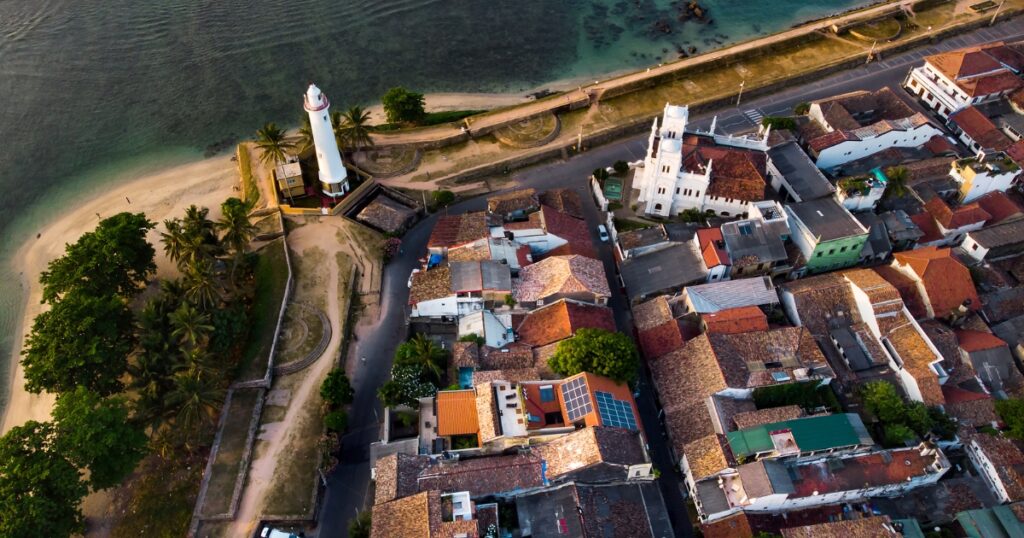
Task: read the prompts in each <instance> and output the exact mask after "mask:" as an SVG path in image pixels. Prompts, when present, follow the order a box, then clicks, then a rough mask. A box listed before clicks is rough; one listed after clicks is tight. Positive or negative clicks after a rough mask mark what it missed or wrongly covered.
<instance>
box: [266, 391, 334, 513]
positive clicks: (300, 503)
mask: <svg viewBox="0 0 1024 538" xmlns="http://www.w3.org/2000/svg"><path fill="white" fill-rule="evenodd" d="M311 400H312V401H308V402H306V405H305V406H304V407H303V408H302V410H301V411H300V413H299V415H298V416H297V417H296V420H295V424H294V425H293V426H292V429H291V432H290V434H289V438H288V439H287V441H286V443H287V447H286V448H285V449H284V451H283V452H282V453H281V454H282V457H281V458H280V459H279V460H278V462H277V467H276V469H274V478H273V481H272V482H273V484H274V487H273V488H271V490H270V491H269V493H268V494H267V497H266V504H265V505H264V508H263V514H264V515H298V514H304V513H306V512H308V511H309V510H310V508H311V507H312V504H313V498H312V496H311V495H312V493H313V483H314V481H315V480H316V479H317V472H316V465H317V462H318V460H317V457H318V454H319V448H318V447H317V440H318V439H319V438H320V435H321V434H323V431H324V424H323V418H322V417H321V415H320V397H319V396H316V397H315V398H312V399H311Z"/></svg>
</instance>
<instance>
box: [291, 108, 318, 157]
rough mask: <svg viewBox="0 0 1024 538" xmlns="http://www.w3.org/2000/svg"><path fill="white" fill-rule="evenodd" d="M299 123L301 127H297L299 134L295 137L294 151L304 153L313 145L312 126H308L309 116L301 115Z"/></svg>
mask: <svg viewBox="0 0 1024 538" xmlns="http://www.w3.org/2000/svg"><path fill="white" fill-rule="evenodd" d="M299 123H300V124H301V125H302V126H301V127H299V134H298V136H296V137H295V150H296V151H298V152H299V153H304V152H306V151H308V150H309V149H311V148H312V147H313V145H314V142H313V126H312V125H310V124H309V114H303V115H302V121H300V122H299Z"/></svg>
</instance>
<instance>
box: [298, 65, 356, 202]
mask: <svg viewBox="0 0 1024 538" xmlns="http://www.w3.org/2000/svg"><path fill="white" fill-rule="evenodd" d="M304 108H305V109H306V112H307V113H308V114H309V126H310V128H311V130H312V131H313V145H314V146H315V147H316V162H317V165H318V166H319V167H320V188H321V189H322V190H323V192H324V194H326V195H328V196H331V197H333V198H337V197H340V196H344V195H345V193H347V192H348V191H349V185H348V171H347V170H345V163H343V162H342V161H341V152H340V151H339V150H338V142H337V140H335V138H334V127H333V126H332V125H331V114H330V108H331V102H330V101H328V100H327V96H326V95H324V93H323V92H321V91H320V88H317V87H316V84H312V83H310V85H309V89H307V90H306V95H305V103H304Z"/></svg>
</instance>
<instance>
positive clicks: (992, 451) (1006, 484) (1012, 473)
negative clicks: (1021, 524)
mask: <svg viewBox="0 0 1024 538" xmlns="http://www.w3.org/2000/svg"><path fill="white" fill-rule="evenodd" d="M971 445H977V447H978V449H980V451H981V453H982V454H984V455H985V457H986V458H988V460H989V461H991V462H992V467H993V468H994V469H993V470H994V471H995V473H996V475H997V476H998V477H999V481H1000V482H1001V483H1002V485H1003V488H1004V489H1005V490H1006V495H1007V497H1009V500H1010V502H1016V501H1019V500H1022V499H1024V452H1021V450H1020V448H1018V447H1017V445H1016V444H1014V442H1013V441H1011V440H1009V439H1006V438H1004V437H997V436H995V435H988V434H985V433H979V434H976V435H972V436H971V437H970V445H968V446H965V448H968V449H973V446H971Z"/></svg>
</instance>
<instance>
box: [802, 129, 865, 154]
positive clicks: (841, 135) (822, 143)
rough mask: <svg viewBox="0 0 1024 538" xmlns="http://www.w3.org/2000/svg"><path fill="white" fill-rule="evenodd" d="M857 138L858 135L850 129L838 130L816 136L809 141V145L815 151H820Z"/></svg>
mask: <svg viewBox="0 0 1024 538" xmlns="http://www.w3.org/2000/svg"><path fill="white" fill-rule="evenodd" d="M851 140H857V136H856V135H854V134H853V133H851V132H850V131H845V130H836V131H832V132H830V133H826V134H823V135H821V136H818V137H815V138H813V139H811V140H809V141H808V142H807V147H809V148H811V149H812V150H813V151H817V152H820V151H822V150H824V149H827V148H830V147H832V146H834V145H836V144H839V143H841V142H847V141H851Z"/></svg>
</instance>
